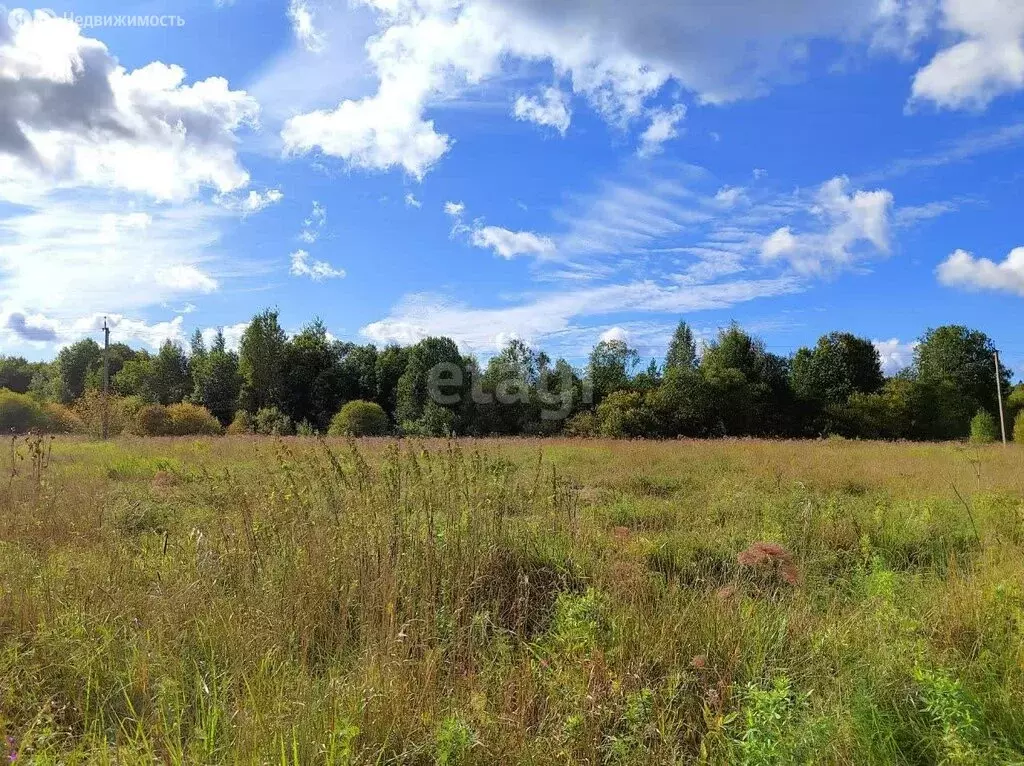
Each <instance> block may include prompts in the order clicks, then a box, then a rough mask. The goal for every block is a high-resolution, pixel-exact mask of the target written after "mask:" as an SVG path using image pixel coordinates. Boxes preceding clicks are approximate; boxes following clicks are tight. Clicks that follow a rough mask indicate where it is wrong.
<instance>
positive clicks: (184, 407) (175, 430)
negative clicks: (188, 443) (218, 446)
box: [167, 402, 223, 436]
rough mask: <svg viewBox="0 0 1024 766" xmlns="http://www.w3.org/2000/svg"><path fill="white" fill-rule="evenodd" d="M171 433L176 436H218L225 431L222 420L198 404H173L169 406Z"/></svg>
mask: <svg viewBox="0 0 1024 766" xmlns="http://www.w3.org/2000/svg"><path fill="white" fill-rule="evenodd" d="M167 415H168V416H169V417H170V419H171V425H170V427H171V431H170V432H171V433H172V434H174V435H175V436H218V435H220V434H221V433H222V432H223V429H222V428H221V425H220V421H219V420H217V418H215V417H214V416H213V414H212V413H211V412H210V411H209V410H208V409H206V408H205V407H201V406H199V405H198V404H188V403H186V402H182V403H181V404H172V405H170V406H169V407H168V408H167Z"/></svg>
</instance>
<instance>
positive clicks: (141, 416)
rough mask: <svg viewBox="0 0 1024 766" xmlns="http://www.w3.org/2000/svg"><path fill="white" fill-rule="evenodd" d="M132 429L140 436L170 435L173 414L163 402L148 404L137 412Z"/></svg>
mask: <svg viewBox="0 0 1024 766" xmlns="http://www.w3.org/2000/svg"><path fill="white" fill-rule="evenodd" d="M131 431H132V433H134V434H137V435H139V436H169V435H170V434H171V415H170V413H169V412H168V411H167V408H166V407H164V406H163V405H162V404H147V405H146V406H145V407H143V408H142V409H140V410H139V411H138V412H137V413H136V414H135V419H134V421H133V422H132V427H131Z"/></svg>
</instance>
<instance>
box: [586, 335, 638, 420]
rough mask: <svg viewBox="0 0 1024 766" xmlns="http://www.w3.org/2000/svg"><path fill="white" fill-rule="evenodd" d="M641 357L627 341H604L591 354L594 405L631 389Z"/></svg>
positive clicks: (588, 366)
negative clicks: (618, 392) (616, 392)
mask: <svg viewBox="0 0 1024 766" xmlns="http://www.w3.org/2000/svg"><path fill="white" fill-rule="evenodd" d="M638 364H640V355H639V354H638V353H637V352H636V350H635V349H632V348H630V347H629V346H628V345H627V344H626V342H625V341H621V340H603V341H601V342H600V343H598V344H597V345H596V346H594V350H593V351H591V352H590V361H589V364H588V365H587V375H588V376H589V378H590V382H591V384H592V385H593V387H594V403H595V404H600V403H601V400H602V399H604V398H605V397H606V396H608V395H609V394H611V393H614V392H615V391H622V390H625V389H628V388H629V385H630V381H631V379H632V375H633V371H634V370H635V369H636V367H637V365H638Z"/></svg>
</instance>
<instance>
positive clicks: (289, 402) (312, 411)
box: [280, 319, 358, 430]
mask: <svg viewBox="0 0 1024 766" xmlns="http://www.w3.org/2000/svg"><path fill="white" fill-rule="evenodd" d="M344 349H345V345H344V344H338V343H332V342H331V340H330V339H329V338H328V336H327V327H326V326H325V325H324V323H323V322H322V321H320V319H315V320H313V322H311V323H310V324H308V325H307V326H306V327H304V328H303V329H302V331H301V332H300V333H298V334H297V335H296V336H295V337H293V338H291V339H290V340H288V341H287V343H286V344H285V347H284V355H283V359H282V366H281V378H282V381H283V382H282V385H281V387H280V400H281V410H282V411H283V412H284V413H285V414H286V415H288V417H290V418H291V419H292V422H294V423H302V422H304V421H308V422H309V423H311V424H312V425H313V426H314V427H315V428H317V429H318V430H326V429H327V426H328V425H329V424H330V422H331V418H332V417H333V416H334V414H335V413H336V412H337V411H338V408H339V407H340V406H341V404H342V402H344V401H345V393H346V392H345V390H344V386H345V381H344V370H343V369H342V365H341V358H340V357H341V354H343V353H344ZM354 392H355V393H356V394H358V387H356V388H355V389H354ZM353 398H357V397H353Z"/></svg>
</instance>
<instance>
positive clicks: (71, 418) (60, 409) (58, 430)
mask: <svg viewBox="0 0 1024 766" xmlns="http://www.w3.org/2000/svg"><path fill="white" fill-rule="evenodd" d="M43 408H44V409H45V411H46V423H47V425H46V430H48V431H49V432H50V433H54V434H80V433H84V432H85V423H83V422H82V419H81V418H80V417H78V415H76V414H75V411H74V410H72V409H71V408H70V407H65V406H64V405H63V404H56V403H54V402H47V403H46V404H44V405H43Z"/></svg>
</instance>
